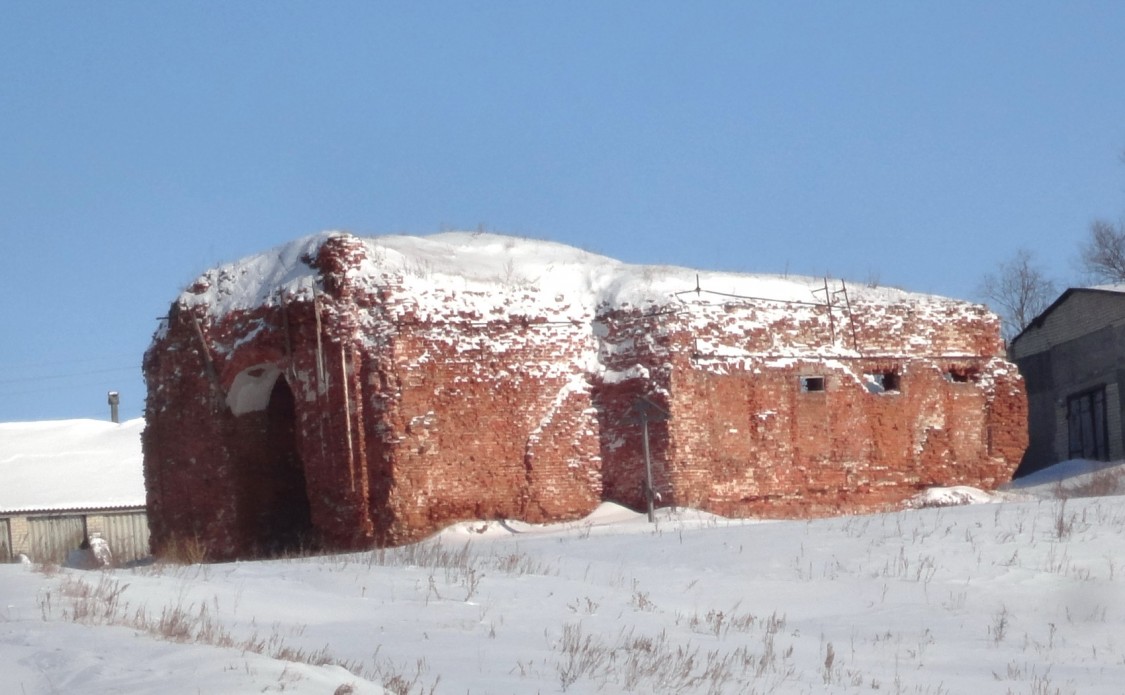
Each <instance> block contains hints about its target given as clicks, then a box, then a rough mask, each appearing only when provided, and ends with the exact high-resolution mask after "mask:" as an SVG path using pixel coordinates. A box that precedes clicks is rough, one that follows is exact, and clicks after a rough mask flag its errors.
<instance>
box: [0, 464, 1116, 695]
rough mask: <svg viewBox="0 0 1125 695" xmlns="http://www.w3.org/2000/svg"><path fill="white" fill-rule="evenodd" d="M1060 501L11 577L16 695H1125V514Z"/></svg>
mask: <svg viewBox="0 0 1125 695" xmlns="http://www.w3.org/2000/svg"><path fill="white" fill-rule="evenodd" d="M1073 472H1075V471H1069V473H1073ZM1079 472H1080V473H1083V474H1085V475H1091V474H1090V473H1089V472H1088V471H1079ZM1051 477H1052V476H1051V475H1050V474H1047V475H1044V476H1042V479H1041V480H1040V481H1039V483H1038V484H1033V485H1031V486H1029V487H1025V488H1023V489H1014V490H1010V491H1007V492H1005V493H1003V495H1002V496H1000V497H992V496H984V497H982V498H981V499H979V500H978V501H988V502H990V503H988V504H971V505H966V506H954V507H924V508H919V509H913V510H907V511H902V512H898V513H892V514H882V515H874V516H851V517H842V518H833V519H823V520H815V521H793V522H768V523H767V522H757V523H755V522H745V521H729V520H724V519H720V518H716V517H714V516H710V515H706V514H701V513H698V512H692V511H688V510H679V511H672V510H662V511H661V512H660V514H659V518H658V521H657V523H656V524H648V523H647V522H646V521H645V519H644V517H643V516H641V515H638V514H634V513H633V512H630V511H628V510H624V509H621V508H620V507H615V506H612V505H604V506H603V507H602V508H600V509H599V510H598V511H597V512H596V513H595V514H594V515H592V516H591V517H590V518H589V519H587V520H586V521H584V522H581V523H571V524H562V525H552V526H529V525H527V524H520V523H516V522H510V523H498V522H491V523H483V522H481V523H467V524H461V525H459V526H457V527H454V528H451V529H448V530H447V531H445V532H444V533H442V534H439V535H438V536H437V537H435V538H433V539H430V540H428V541H426V542H423V543H420V544H418V545H415V546H409V547H405V548H400V549H395V550H386V551H373V552H368V553H358V554H348V555H333V556H326V557H307V558H295V559H288V560H277V561H269V562H242V563H233V564H215V565H193V566H175V565H163V564H156V565H151V566H145V567H137V568H132V569H117V570H112V571H96V572H85V571H79V570H67V569H61V570H60V569H55V568H43V567H38V566H35V565H5V566H0V674H2V676H0V680H2V681H3V683H4V685H3V691H4V692H10V693H21V694H23V693H26V694H29V695H30V694H33V693H56V692H59V693H61V692H77V691H81V692H83V693H126V692H127V693H146V692H153V693H157V692H159V693H184V694H185V695H186V694H188V693H191V694H195V693H250V692H255V693H257V692H281V691H285V692H292V693H310V694H311V693H341V694H342V693H379V692H384V689H385V691H386V692H391V693H407V692H409V693H430V692H433V693H456V694H462V693H475V694H484V693H559V692H567V693H597V692H602V693H622V692H636V693H673V692H674V693H868V692H870V693H919V694H922V693H926V694H930V695H936V694H938V693H949V694H952V695H957V694H960V693H973V694H988V693H996V694H997V695H1005V694H1007V693H1028V694H1034V695H1048V694H1055V693H1060V694H1065V693H1082V694H1089V693H1107V694H1108V693H1114V694H1116V693H1120V692H1122V683H1123V682H1125V637H1122V635H1125V593H1123V587H1125V505H1123V504H1122V502H1121V498H1118V497H1112V496H1110V497H1093V498H1080V497H1071V498H1069V499H1058V498H1056V497H1055V494H1056V493H1057V492H1058V491H1059V490H1062V489H1065V485H1064V484H1060V483H1059V482H1058V481H1057V480H1051V479H1050V478H1051ZM1054 477H1056V478H1057V477H1059V476H1058V475H1055V476H1054ZM1033 482H1034V481H1033ZM1100 484H1101V483H1099V485H1100ZM1103 487H1104V486H1103ZM955 493H956V494H955ZM966 494H968V496H969V497H975V496H978V493H972V492H971V491H964V490H962V491H952V492H951V491H945V492H943V493H940V494H934V495H931V496H930V499H929V500H928V503H931V504H933V503H939V502H942V501H948V498H951V497H952V498H957V497H960V498H964V496H965V495H966Z"/></svg>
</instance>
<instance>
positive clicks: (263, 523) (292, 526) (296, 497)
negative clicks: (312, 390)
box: [254, 378, 315, 555]
mask: <svg viewBox="0 0 1125 695" xmlns="http://www.w3.org/2000/svg"><path fill="white" fill-rule="evenodd" d="M262 435H263V436H262V442H261V443H262V448H263V452H262V453H263V454H264V455H263V457H262V464H263V465H262V468H261V469H260V475H259V476H256V477H257V478H258V480H256V481H254V486H255V487H257V488H258V490H259V491H260V493H259V494H258V495H256V497H257V498H258V502H259V504H258V505H256V506H257V512H258V513H257V516H258V519H257V522H258V523H257V524H256V526H257V530H258V534H259V544H260V546H261V551H262V552H264V553H266V554H268V555H276V554H281V553H287V552H293V551H297V550H306V549H309V548H311V547H312V546H313V545H314V540H315V539H314V537H313V535H314V534H313V526H312V519H311V515H310V512H309V498H308V492H307V489H306V485H305V467H304V463H303V462H302V461H301V456H300V452H299V450H298V448H297V418H296V408H295V405H294V399H293V391H292V390H291V389H290V388H289V384H288V383H287V382H286V381H285V379H284V378H279V379H277V381H276V382H275V383H274V386H273V390H272V391H271V392H270V398H269V403H268V405H266V409H265V417H264V423H263V426H262Z"/></svg>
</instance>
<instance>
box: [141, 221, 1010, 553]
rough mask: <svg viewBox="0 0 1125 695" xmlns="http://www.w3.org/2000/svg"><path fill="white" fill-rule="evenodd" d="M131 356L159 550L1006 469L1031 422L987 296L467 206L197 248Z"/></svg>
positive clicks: (729, 500)
mask: <svg viewBox="0 0 1125 695" xmlns="http://www.w3.org/2000/svg"><path fill="white" fill-rule="evenodd" d="M144 374H145V379H146V382H147V386H148V399H147V404H146V419H147V426H146V429H145V432H144V467H145V480H146V486H147V493H148V505H149V520H150V525H151V531H152V543H153V549H154V551H155V552H158V553H159V552H162V551H163V550H165V549H166V548H168V547H169V545H170V544H174V543H179V542H184V541H192V542H199V543H202V544H203V545H204V546H205V547H206V549H207V551H208V555H209V557H211V558H213V559H223V558H234V557H245V556H253V555H260V554H268V553H273V552H280V551H285V550H291V549H294V548H295V547H298V546H301V547H319V548H326V549H357V548H364V547H370V546H372V545H374V544H393V543H401V542H407V541H411V540H415V539H418V538H421V537H423V536H425V535H426V534H429V533H431V532H433V531H435V530H437V529H439V528H442V527H443V526H446V525H448V524H450V523H453V522H456V521H459V520H466V519H498V518H512V519H522V520H526V521H530V522H545V521H554V520H567V519H577V518H581V517H582V516H584V515H586V514H588V513H589V512H590V511H592V510H593V509H594V508H595V507H596V506H597V505H598V504H600V503H601V502H603V501H614V502H619V503H622V504H625V505H629V506H633V507H635V508H643V506H644V504H645V502H646V494H647V490H649V489H652V490H653V491H654V492H655V493H656V494H658V495H659V499H660V501H659V503H658V504H660V505H678V506H690V507H696V508H699V509H704V510H708V511H711V512H715V513H718V514H723V515H730V516H768V517H807V516H815V515H826V514H833V513H842V512H862V511H871V510H877V509H885V508H887V507H888V506H890V505H894V504H896V503H899V502H901V501H903V500H904V499H906V498H908V497H910V496H911V495H913V494H915V493H916V492H918V491H919V490H921V489H924V488H926V487H929V486H936V485H973V486H977V487H983V488H992V487H995V486H996V485H997V484H999V483H1002V482H1005V481H1007V480H1008V479H1009V478H1010V476H1011V473H1012V471H1013V469H1014V468H1015V466H1016V465H1017V464H1018V462H1019V460H1020V456H1021V455H1022V453H1023V450H1024V448H1025V446H1026V439H1027V434H1026V402H1025V397H1024V391H1023V384H1022V381H1021V380H1020V377H1019V375H1018V373H1017V372H1016V369H1015V368H1014V367H1013V365H1011V364H1010V363H1008V362H1007V361H1005V359H1004V358H1003V344H1002V341H1001V339H1000V333H999V323H998V321H997V319H996V317H995V316H993V315H992V314H990V313H989V312H988V311H987V310H986V309H985V308H984V307H982V306H979V305H974V304H969V303H966V302H960V301H954V300H949V299H944V298H939V297H933V296H928V295H919V294H912V293H907V292H902V291H899V290H893V289H890V288H880V287H863V286H855V285H846V284H844V283H841V282H839V281H832V280H824V279H815V280H814V279H810V278H782V277H763V276H750V275H739V274H731V273H705V272H698V273H697V272H696V271H688V270H686V269H681V268H667V267H654V266H633V265H628V264H624V263H620V262H618V261H615V260H613V259H609V258H605V257H603V256H597V255H594V254H590V253H587V252H584V251H581V250H578V249H574V248H571V247H566V246H562V245H559V244H552V243H549V242H541V241H531V240H524V239H515V238H511V237H503V236H497V235H491V234H479V233H451V234H441V235H436V236H432V237H396V236H389V237H377V238H360V237H356V236H352V235H349V234H344V233H335V232H332V233H323V234H319V235H316V236H312V237H307V238H305V239H301V240H298V241H295V242H292V243H290V244H287V245H285V246H282V247H279V248H277V249H274V250H272V251H270V252H268V253H265V254H262V255H259V256H254V257H251V258H247V259H243V260H242V261H239V262H237V263H233V264H230V265H226V266H223V267H220V268H217V269H214V270H211V271H208V272H207V273H205V274H204V275H203V276H201V277H200V278H199V279H198V280H196V281H195V283H194V284H193V285H191V286H190V287H189V288H188V289H187V290H186V291H184V292H183V293H182V294H181V295H180V296H179V297H178V298H177V299H176V300H175V301H174V302H173V303H172V305H171V308H170V310H169V312H168V315H167V317H166V319H165V320H164V321H163V322H162V324H161V326H160V328H159V329H158V331H157V333H156V335H155V337H154V339H153V342H152V345H151V347H150V348H149V350H148V351H147V353H146V355H145V360H144ZM642 414H643V415H645V417H646V418H647V420H648V422H647V430H648V444H649V447H648V448H649V455H650V458H649V460H650V462H651V465H650V468H651V479H652V487H651V488H648V487H647V485H646V470H645V456H644V443H645V442H644V436H643V432H644V430H645V427H644V426H643V425H642V418H641V415H642Z"/></svg>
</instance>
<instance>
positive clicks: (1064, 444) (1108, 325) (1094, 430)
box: [1009, 285, 1125, 475]
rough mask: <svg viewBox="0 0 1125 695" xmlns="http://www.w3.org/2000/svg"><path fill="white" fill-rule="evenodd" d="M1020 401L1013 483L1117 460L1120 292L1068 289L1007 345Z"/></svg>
mask: <svg viewBox="0 0 1125 695" xmlns="http://www.w3.org/2000/svg"><path fill="white" fill-rule="evenodd" d="M1009 353H1010V357H1011V359H1012V361H1013V362H1015V363H1016V364H1017V365H1018V366H1019V369H1020V373H1021V374H1022V375H1023V378H1024V381H1025V385H1026V388H1027V400H1028V434H1029V439H1028V447H1027V451H1026V453H1025V454H1024V457H1023V461H1022V462H1021V464H1020V467H1019V470H1018V471H1017V475H1025V474H1027V473H1032V472H1034V471H1037V470H1040V469H1042V468H1045V467H1047V466H1049V465H1051V464H1054V463H1058V462H1060V461H1066V460H1070V459H1079V458H1081V459H1089V460H1094V461H1112V460H1117V459H1121V458H1125V440H1123V432H1122V427H1121V421H1122V407H1123V405H1125V404H1123V403H1122V389H1123V387H1125V285H1107V286H1100V287H1072V288H1070V289H1068V290H1066V291H1065V292H1063V293H1062V295H1061V296H1060V297H1059V298H1058V299H1056V300H1055V302H1054V303H1053V304H1051V306H1049V307H1048V308H1047V309H1046V310H1045V311H1044V312H1043V313H1042V314H1040V315H1039V316H1037V317H1036V318H1035V319H1034V320H1033V321H1032V322H1031V323H1030V324H1028V326H1027V327H1026V328H1025V329H1024V330H1023V331H1022V332H1021V333H1020V334H1019V335H1017V336H1016V337H1015V338H1014V339H1012V342H1011V344H1010V345H1009Z"/></svg>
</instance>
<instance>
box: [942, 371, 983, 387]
mask: <svg viewBox="0 0 1125 695" xmlns="http://www.w3.org/2000/svg"><path fill="white" fill-rule="evenodd" d="M945 380H946V381H948V382H951V383H954V384H968V383H970V382H972V383H976V382H978V381H980V370H979V369H976V368H973V367H950V368H949V371H948V372H946V373H945Z"/></svg>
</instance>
